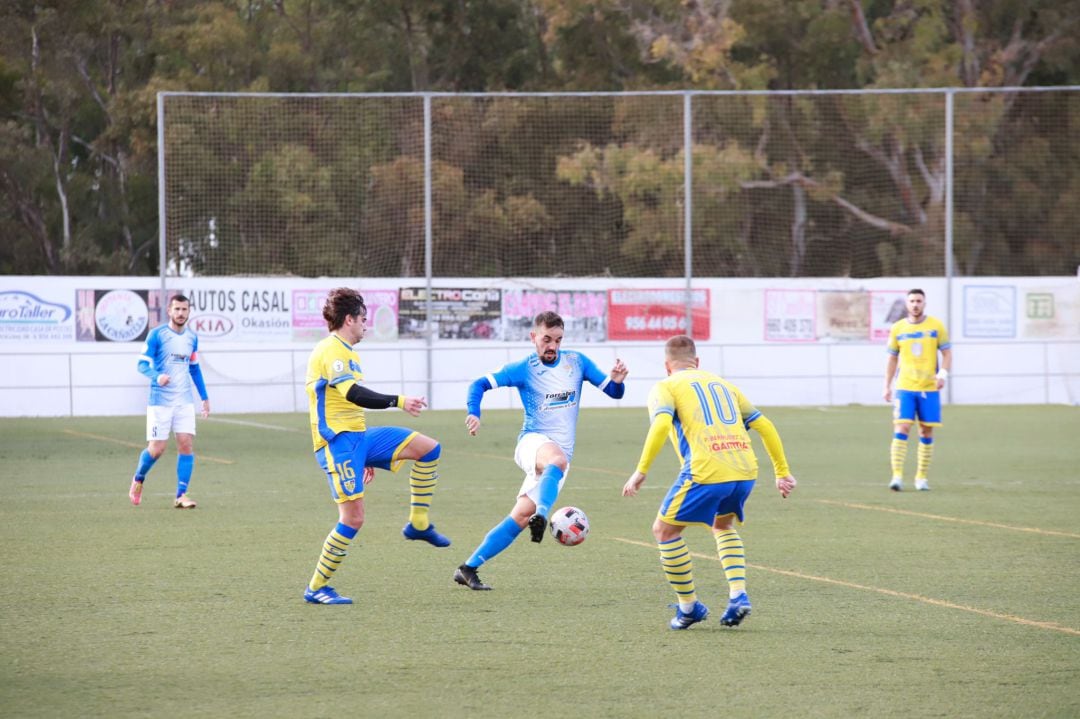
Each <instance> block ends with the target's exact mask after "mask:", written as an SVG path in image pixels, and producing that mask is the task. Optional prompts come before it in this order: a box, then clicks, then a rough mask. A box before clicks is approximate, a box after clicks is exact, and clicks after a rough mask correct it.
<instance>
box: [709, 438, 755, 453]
mask: <svg viewBox="0 0 1080 719" xmlns="http://www.w3.org/2000/svg"><path fill="white" fill-rule="evenodd" d="M705 442H706V443H707V444H708V446H709V449H711V450H712V451H713V452H732V451H736V452H745V451H749V449H750V442H749V441H747V439H746V438H745V437H740V436H739V435H736V434H718V435H713V436H711V437H706V438H705Z"/></svg>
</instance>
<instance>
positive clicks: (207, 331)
mask: <svg viewBox="0 0 1080 719" xmlns="http://www.w3.org/2000/svg"><path fill="white" fill-rule="evenodd" d="M188 324H190V325H191V328H192V329H194V330H195V334H197V335H201V336H203V337H224V336H225V335H227V334H229V333H231V332H232V331H233V321H232V320H230V319H229V318H228V317H225V316H224V315H199V316H197V317H192V318H191V319H190V320H189V321H188Z"/></svg>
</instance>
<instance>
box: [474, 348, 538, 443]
mask: <svg viewBox="0 0 1080 719" xmlns="http://www.w3.org/2000/svg"><path fill="white" fill-rule="evenodd" d="M524 368H525V365H524V363H520V362H519V363H517V364H515V365H508V366H506V367H503V368H502V369H500V370H499V371H498V372H492V373H491V374H486V375H484V376H483V377H480V378H479V379H476V380H474V381H473V383H472V384H470V385H469V391H468V394H467V395H466V397H465V412H466V415H465V429H466V430H468V432H469V434H470V435H473V436H476V433H477V431H479V429H480V401H481V400H482V399H483V398H484V393H485V392H487V391H488V390H492V389H495V388H496V387H512V386H516V385H515V381H516V380H518V379H520V378H519V375H522V373H523V372H524Z"/></svg>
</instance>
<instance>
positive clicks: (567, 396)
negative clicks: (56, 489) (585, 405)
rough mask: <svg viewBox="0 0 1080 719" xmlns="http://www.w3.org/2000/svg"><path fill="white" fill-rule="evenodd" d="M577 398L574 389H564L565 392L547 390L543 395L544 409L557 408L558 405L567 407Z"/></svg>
mask: <svg viewBox="0 0 1080 719" xmlns="http://www.w3.org/2000/svg"><path fill="white" fill-rule="evenodd" d="M575 400H577V391H576V390H572V389H571V390H566V391H565V392H548V393H547V394H545V395H544V409H545V410H549V409H559V408H560V407H568V406H570V405H572V404H574V402H575Z"/></svg>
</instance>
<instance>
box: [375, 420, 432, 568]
mask: <svg viewBox="0 0 1080 719" xmlns="http://www.w3.org/2000/svg"><path fill="white" fill-rule="evenodd" d="M395 429H398V428H393V427H379V428H373V429H371V430H368V432H369V434H371V435H372V438H371V439H370V440H369V441H370V442H371V445H372V446H371V449H369V452H368V456H369V457H372V456H377V454H375V453H377V452H379V451H381V450H380V447H379V445H380V444H382V443H383V442H384V438H383V436H382V434H383V433H384V432H386V431H387V430H395ZM399 447H400V449H395V450H394V453H393V456H392V457H391V459H390V467H391V468H394V469H396V466H397V464H398V463H400V462H401V461H402V460H409V459H411V460H413V464H412V468H411V469H410V470H409V521H408V523H406V525H405V526H404V527H402V529H401V533H402V535H403V536H404V537H405V538H406V539H412V540H420V541H424V542H427V543H428V544H430V545H432V546H434V547H449V546H450V539H449V538H448V537H446V536H445V535H442V534H440V533H439V532H438V531H436V529H435V525H434V524H432V523H431V520H430V519H429V517H428V512H429V511H430V509H431V499H432V497H433V496H434V495H435V487H436V486H437V485H438V484H439V456H440V455H441V453H442V448H441V446H440V445H439V443H438V442H437V441H435V440H434V439H432V438H431V437H428V436H426V435H423V434H420V433H419V432H411V433H410V434H409V436H408V438H407V439H406V440H405V443H404V445H403V446H402V445H399ZM369 464H374V465H375V466H379V464H378V463H373V462H371V461H370V460H369Z"/></svg>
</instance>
